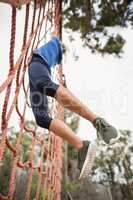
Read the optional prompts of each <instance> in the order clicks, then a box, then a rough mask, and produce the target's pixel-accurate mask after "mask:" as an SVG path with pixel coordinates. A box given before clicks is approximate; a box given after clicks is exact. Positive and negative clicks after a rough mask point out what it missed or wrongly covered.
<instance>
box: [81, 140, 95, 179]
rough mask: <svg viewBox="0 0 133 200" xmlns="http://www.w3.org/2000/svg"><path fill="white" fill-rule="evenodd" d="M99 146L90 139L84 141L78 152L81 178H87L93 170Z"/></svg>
mask: <svg viewBox="0 0 133 200" xmlns="http://www.w3.org/2000/svg"><path fill="white" fill-rule="evenodd" d="M96 149H97V146H96V145H95V144H94V143H91V142H89V141H83V147H82V148H81V149H80V150H79V152H78V168H79V170H80V175H79V179H80V180H81V179H84V178H87V177H88V175H89V174H90V172H91V169H92V166H93V162H94V158H95V156H96Z"/></svg>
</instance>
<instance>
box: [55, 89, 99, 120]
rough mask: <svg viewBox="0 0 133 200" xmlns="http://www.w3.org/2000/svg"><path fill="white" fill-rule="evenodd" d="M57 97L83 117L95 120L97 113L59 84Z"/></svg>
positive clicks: (61, 102)
mask: <svg viewBox="0 0 133 200" xmlns="http://www.w3.org/2000/svg"><path fill="white" fill-rule="evenodd" d="M55 99H56V100H57V101H58V102H59V103H60V104H61V105H63V106H64V107H66V108H68V109H69V110H71V111H73V112H75V113H77V114H79V115H80V116H81V117H83V118H85V119H87V120H89V121H91V122H93V121H94V120H95V119H96V117H97V116H96V115H95V114H94V113H93V112H92V111H91V110H90V109H89V108H88V107H87V106H85V105H84V104H83V103H82V102H81V101H80V100H79V99H78V98H76V97H75V96H74V95H73V94H72V93H71V92H70V91H69V90H68V89H67V88H65V87H63V86H59V88H58V90H57V92H56V95H55Z"/></svg>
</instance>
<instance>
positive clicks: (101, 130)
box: [93, 118, 119, 144]
mask: <svg viewBox="0 0 133 200" xmlns="http://www.w3.org/2000/svg"><path fill="white" fill-rule="evenodd" d="M93 125H94V127H95V128H96V130H97V137H98V139H102V140H103V141H104V142H105V143H106V144H113V143H114V142H115V141H116V140H118V137H119V135H118V132H117V130H116V128H114V127H113V126H111V125H110V124H108V123H107V122H106V121H105V120H104V119H103V118H96V119H95V120H94V122H93Z"/></svg>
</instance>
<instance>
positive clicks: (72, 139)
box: [49, 119, 83, 149]
mask: <svg viewBox="0 0 133 200" xmlns="http://www.w3.org/2000/svg"><path fill="white" fill-rule="evenodd" d="M49 130H50V131H52V132H53V133H55V134H56V135H58V136H60V137H61V138H63V139H64V140H67V141H68V142H69V143H70V144H72V145H74V147H76V148H77V149H80V148H82V146H83V144H82V140H81V139H80V138H79V137H78V136H77V135H76V134H75V133H74V132H73V131H72V130H71V128H69V126H67V125H66V124H65V123H64V122H63V121H61V120H59V119H53V120H52V122H51V124H50V127H49Z"/></svg>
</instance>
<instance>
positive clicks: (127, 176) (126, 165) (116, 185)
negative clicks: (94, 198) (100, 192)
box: [92, 130, 133, 200]
mask: <svg viewBox="0 0 133 200" xmlns="http://www.w3.org/2000/svg"><path fill="white" fill-rule="evenodd" d="M132 165H133V141H132V137H131V132H130V131H126V130H125V131H121V137H120V139H119V141H118V142H117V143H116V144H115V145H113V146H103V145H100V146H99V152H98V155H97V157H96V160H95V165H94V168H93V173H92V179H94V180H95V181H96V182H99V183H101V184H104V185H109V186H110V189H111V193H112V197H113V199H116V198H118V197H116V196H117V193H118V191H120V192H121V194H122V197H121V198H122V199H128V200H131V199H133V191H132V187H133V168H132Z"/></svg>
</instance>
